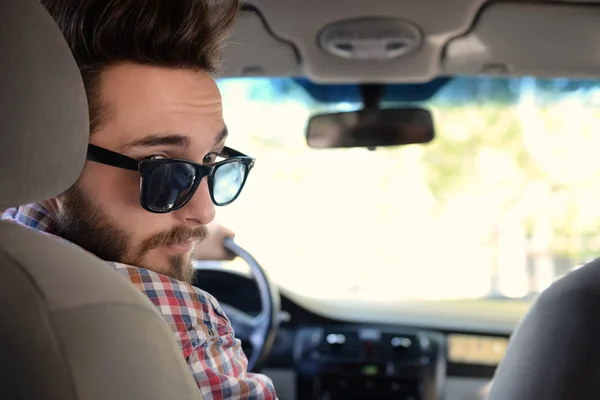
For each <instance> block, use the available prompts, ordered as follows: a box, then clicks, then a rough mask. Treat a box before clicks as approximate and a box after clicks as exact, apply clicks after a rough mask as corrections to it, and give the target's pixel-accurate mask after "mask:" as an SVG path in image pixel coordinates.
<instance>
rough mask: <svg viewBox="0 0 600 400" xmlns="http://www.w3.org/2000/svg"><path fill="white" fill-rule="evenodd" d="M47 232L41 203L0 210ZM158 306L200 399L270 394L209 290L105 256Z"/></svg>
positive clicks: (50, 227)
mask: <svg viewBox="0 0 600 400" xmlns="http://www.w3.org/2000/svg"><path fill="white" fill-rule="evenodd" d="M2 219H3V220H12V221H15V222H17V223H20V224H22V225H26V226H28V227H31V228H34V229H37V230H39V231H42V232H45V233H48V234H53V232H54V231H55V229H54V220H53V218H52V216H51V215H50V212H49V211H48V209H46V208H45V207H44V206H43V205H41V204H29V205H26V206H21V207H19V208H10V209H8V210H6V211H5V212H4V214H3V215H2ZM108 264H109V265H110V266H112V267H113V268H115V269H116V270H117V271H118V272H119V273H121V275H124V276H125V277H127V278H129V280H130V281H131V282H132V283H133V284H134V285H135V286H136V287H137V288H138V289H139V290H141V291H142V292H144V294H145V295H146V296H148V298H149V299H150V300H151V301H152V303H153V304H154V305H155V306H156V307H157V308H158V310H159V311H160V313H161V314H162V315H163V317H164V318H165V320H166V321H167V323H168V324H169V326H170V327H171V330H172V331H173V333H174V334H175V337H176V338H177V342H178V343H179V346H180V348H181V351H182V352H183V356H184V357H185V359H186V361H187V363H188V365H189V367H190V369H191V371H192V374H193V375H194V378H195V379H196V383H197V384H198V388H199V389H200V391H201V393H202V396H203V398H204V399H205V400H224V399H240V400H242V399H248V400H262V399H265V400H271V399H276V398H277V397H276V395H275V389H274V387H273V383H272V382H271V380H270V379H269V378H267V377H266V376H264V375H260V374H251V373H248V372H246V368H247V365H248V360H247V358H246V356H245V355H244V353H243V352H242V348H241V343H240V340H239V339H236V338H235V337H234V335H233V328H232V327H231V324H230V323H229V319H227V317H226V316H225V313H224V312H223V310H222V309H221V307H220V306H219V304H218V303H217V301H216V300H215V298H214V297H212V296H211V295H210V294H208V293H206V292H204V291H202V290H200V289H198V288H197V287H195V286H192V285H188V284H186V283H183V282H180V281H177V280H175V279H172V278H169V277H167V276H165V275H161V274H157V273H156V272H152V271H149V270H147V269H143V268H137V267H133V266H130V265H126V264H120V263H116V262H108Z"/></svg>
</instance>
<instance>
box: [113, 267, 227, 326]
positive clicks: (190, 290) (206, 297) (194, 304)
mask: <svg viewBox="0 0 600 400" xmlns="http://www.w3.org/2000/svg"><path fill="white" fill-rule="evenodd" d="M108 264H110V265H111V266H112V267H114V268H115V269H116V270H117V271H118V272H119V273H120V274H122V275H124V276H126V277H127V278H129V280H130V281H131V282H132V283H133V284H134V285H135V286H137V287H138V288H139V289H140V290H141V291H142V292H144V294H145V295H146V296H147V297H148V298H149V299H150V301H152V303H154V305H155V306H157V307H158V308H159V309H160V311H161V313H162V314H163V315H166V314H167V315H177V316H181V317H184V318H185V319H188V318H190V319H192V320H199V321H203V322H204V323H205V324H206V323H208V322H210V325H212V328H213V329H216V330H217V331H216V332H211V333H212V334H215V335H223V334H226V333H229V332H230V323H229V320H228V319H227V317H226V316H225V313H224V312H223V309H222V308H221V306H220V305H219V303H218V301H217V300H216V299H215V298H214V297H213V296H212V295H211V294H209V293H207V292H205V291H204V290H202V289H200V288H198V287H196V286H194V285H191V284H189V283H185V282H181V281H178V280H176V279H173V278H170V277H168V276H166V275H162V274H159V273H157V272H154V271H151V270H148V269H144V268H139V267H135V266H132V265H127V264H121V263H116V262H109V263H108Z"/></svg>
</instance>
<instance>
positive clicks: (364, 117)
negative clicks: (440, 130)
mask: <svg viewBox="0 0 600 400" xmlns="http://www.w3.org/2000/svg"><path fill="white" fill-rule="evenodd" d="M434 137H435V133H434V126H433V118H432V116H431V113H430V112H429V111H428V110H426V109H424V108H418V107H413V108H387V109H364V110H360V111H353V112H341V113H334V114H319V115H315V116H313V117H312V118H311V119H310V120H309V122H308V126H307V129H306V141H307V143H308V145H309V146H310V147H313V148H319V149H323V148H342V147H368V148H375V147H381V146H400V145H407V144H416V143H428V142H430V141H432V140H433V138H434Z"/></svg>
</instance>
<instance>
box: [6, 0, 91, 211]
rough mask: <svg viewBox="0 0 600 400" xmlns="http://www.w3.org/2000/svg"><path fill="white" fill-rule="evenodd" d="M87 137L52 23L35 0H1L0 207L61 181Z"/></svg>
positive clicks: (74, 72)
mask: <svg viewBox="0 0 600 400" xmlns="http://www.w3.org/2000/svg"><path fill="white" fill-rule="evenodd" d="M88 139H89V119H88V108H87V100H86V96H85V89H84V87H83V82H82V80H81V75H80V73H79V69H78V68H77V64H76V63H75V60H74V59H73V56H72V54H71V52H70V50H69V48H68V46H67V44H66V42H65V41H64V39H63V36H62V34H61V32H60V31H59V29H58V27H57V26H56V25H55V23H54V21H53V20H52V18H51V17H50V15H49V14H48V13H47V12H46V10H45V9H44V7H43V6H42V5H41V4H40V3H39V1H38V0H1V1H0V207H2V208H4V207H7V206H15V205H20V204H26V203H30V202H33V201H39V200H45V199H48V198H50V197H53V196H56V195H57V194H60V193H61V192H63V191H64V190H66V189H68V188H69V187H70V186H71V185H72V184H73V183H75V181H76V180H77V178H78V177H79V174H80V173H81V169H82V168H83V164H84V162H85V154H86V148H87V143H88Z"/></svg>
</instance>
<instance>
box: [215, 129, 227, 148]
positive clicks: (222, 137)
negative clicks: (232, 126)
mask: <svg viewBox="0 0 600 400" xmlns="http://www.w3.org/2000/svg"><path fill="white" fill-rule="evenodd" d="M228 135H229V130H228V129H227V126H225V127H224V128H223V129H222V130H221V132H219V134H218V135H217V139H216V140H215V146H216V145H218V144H219V143H221V142H222V141H223V140H225V139H226V138H227V136H228Z"/></svg>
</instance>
